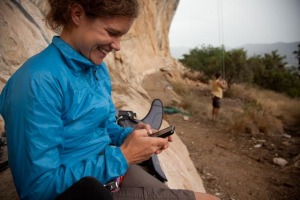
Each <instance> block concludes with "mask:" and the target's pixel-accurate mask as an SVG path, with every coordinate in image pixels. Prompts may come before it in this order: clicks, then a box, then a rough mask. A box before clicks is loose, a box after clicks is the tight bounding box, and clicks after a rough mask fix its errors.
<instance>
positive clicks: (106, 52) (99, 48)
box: [97, 47, 109, 55]
mask: <svg viewBox="0 0 300 200" xmlns="http://www.w3.org/2000/svg"><path fill="white" fill-rule="evenodd" d="M97 49H98V51H100V52H101V53H103V54H105V55H107V54H108V53H109V51H107V50H105V49H103V48H101V47H97Z"/></svg>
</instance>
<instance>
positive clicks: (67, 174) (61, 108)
mask: <svg viewBox="0 0 300 200" xmlns="http://www.w3.org/2000/svg"><path fill="white" fill-rule="evenodd" d="M49 3H50V6H51V9H50V12H49V14H48V15H47V22H48V24H49V25H50V26H51V28H52V29H57V28H62V31H61V34H60V36H55V37H54V38H53V40H52V43H51V44H50V45H49V46H48V47H47V48H46V49H45V50H43V51H42V52H40V53H39V54H37V55H35V56H33V57H32V58H30V59H28V60H27V61H26V62H25V63H24V64H23V66H22V67H20V69H19V70H18V71H17V72H16V73H15V74H14V75H13V76H12V77H11V78H10V80H9V81H8V82H7V84H6V86H5V88H4V89H3V91H2V94H1V101H0V102H1V114H2V116H3V118H4V120H5V129H6V133H7V139H8V149H9V163H10V167H11V172H12V174H13V178H14V182H15V185H16V189H17V191H18V194H19V196H20V198H21V199H43V200H44V199H55V198H56V197H58V196H59V195H61V194H63V195H64V191H66V190H67V189H68V188H70V187H71V186H74V184H75V185H76V184H77V183H78V182H80V180H82V179H83V178H84V177H93V178H95V179H96V180H97V181H100V182H101V183H103V184H106V185H109V183H110V182H111V181H114V180H116V179H118V178H119V177H120V176H123V175H124V174H125V176H124V181H123V182H122V187H121V189H120V190H119V191H117V192H114V193H113V198H114V199H122V198H129V197H130V198H131V197H132V198H136V199H143V198H142V197H140V196H143V195H144V194H145V192H144V191H146V193H148V194H149V196H150V197H151V195H152V196H153V195H158V196H160V197H163V198H164V197H166V198H169V197H171V198H173V197H174V199H176V198H181V197H183V196H185V197H186V199H195V196H196V197H197V195H203V196H206V197H207V196H208V195H205V194H201V193H193V192H191V191H186V190H176V191H175V190H170V189H168V188H167V187H166V186H165V185H163V184H161V183H159V182H158V181H157V182H158V183H157V182H155V179H154V180H153V181H152V180H150V179H151V178H152V177H151V176H150V175H148V174H147V173H145V172H144V171H143V170H142V169H141V168H140V167H137V166H136V165H134V164H136V163H139V162H141V161H144V160H147V159H148V158H149V157H150V156H151V155H152V154H154V153H156V154H158V153H160V152H162V151H163V150H165V149H167V148H168V142H169V141H171V138H170V137H169V138H166V139H162V138H153V137H148V135H149V134H152V131H151V127H150V126H149V125H146V124H139V125H138V126H137V127H136V128H135V129H134V130H132V129H131V128H121V127H119V126H118V125H117V124H116V123H115V108H114V105H113V102H112V98H111V82H110V77H109V74H108V70H107V67H106V65H105V63H104V62H103V59H104V58H105V56H106V55H107V54H108V53H109V52H111V51H119V50H120V40H121V37H122V36H123V35H124V34H126V33H127V32H128V31H129V29H130V27H131V25H132V23H133V21H134V19H135V18H136V17H137V14H138V2H137V0H65V1H61V0H49ZM133 172H134V173H133ZM137 174H138V175H139V177H138V178H140V179H141V181H140V182H139V181H135V180H134V176H136V175H137ZM145 177H146V178H145ZM148 179H149V180H150V181H145V180H148ZM152 179H153V178H152ZM85 180H86V179H85ZM88 180H90V179H88ZM145 182H146V183H145ZM148 182H149V184H148ZM91 183H92V180H91ZM92 184H94V183H92ZM95 184H97V183H95ZM153 185H155V186H156V188H153V187H154V186H153ZM76 186H78V184H77V185H76ZM152 186H153V187H152ZM81 187H88V186H80V184H79V187H76V188H75V189H74V188H73V187H71V193H73V192H74V193H76V192H78V190H80V188H81ZM161 188H163V189H161ZM67 191H68V192H70V190H67ZM195 194H196V195H195ZM134 195H136V196H135V197H134ZM60 197H61V196H59V198H60ZM86 198H87V199H89V196H87V197H86ZM98 198H99V197H98Z"/></svg>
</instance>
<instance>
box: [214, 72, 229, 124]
mask: <svg viewBox="0 0 300 200" xmlns="http://www.w3.org/2000/svg"><path fill="white" fill-rule="evenodd" d="M226 88H227V83H226V81H225V80H222V76H221V73H220V72H216V73H215V79H214V80H213V81H212V83H211V92H212V95H213V97H212V119H213V120H216V119H217V118H218V115H219V111H220V108H221V99H222V98H223V92H224V90H225V89H226Z"/></svg>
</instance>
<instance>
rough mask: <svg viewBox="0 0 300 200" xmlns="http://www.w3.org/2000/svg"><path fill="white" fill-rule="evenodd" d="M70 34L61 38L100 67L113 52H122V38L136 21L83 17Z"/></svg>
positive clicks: (121, 18)
mask: <svg viewBox="0 0 300 200" xmlns="http://www.w3.org/2000/svg"><path fill="white" fill-rule="evenodd" d="M78 19H79V20H77V21H76V23H77V24H76V25H75V26H73V27H72V28H71V30H70V31H68V33H66V34H64V32H62V35H61V38H62V39H63V40H65V41H66V42H67V43H69V44H70V45H71V46H72V47H73V48H74V49H75V50H77V51H78V52H79V53H81V54H82V55H83V56H85V57H86V58H88V59H89V60H90V61H92V62H93V63H94V64H97V65H99V64H100V63H101V62H102V61H103V59H104V58H105V56H106V55H107V54H108V53H109V52H111V51H112V50H115V51H119V50H120V48H121V47H120V41H121V37H122V36H123V35H124V34H126V33H127V32H128V31H129V29H130V27H131V25H132V23H133V21H134V19H131V18H127V17H111V18H96V19H94V20H91V19H88V18H87V17H86V16H85V15H82V16H80V17H79V18H78Z"/></svg>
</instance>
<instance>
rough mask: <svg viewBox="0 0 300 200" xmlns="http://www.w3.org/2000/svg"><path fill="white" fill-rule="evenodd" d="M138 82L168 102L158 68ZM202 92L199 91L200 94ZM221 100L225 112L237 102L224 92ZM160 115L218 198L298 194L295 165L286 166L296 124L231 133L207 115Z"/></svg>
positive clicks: (299, 141)
mask: <svg viewBox="0 0 300 200" xmlns="http://www.w3.org/2000/svg"><path fill="white" fill-rule="evenodd" d="M157 80H160V81H157ZM162 80H164V81H162ZM143 87H144V88H145V89H146V91H147V92H148V94H149V95H150V96H151V98H153V99H154V98H160V99H161V100H162V101H163V102H166V103H167V104H168V103H170V101H172V100H171V99H172V94H171V93H170V92H168V90H170V86H168V83H167V82H166V81H165V78H164V76H163V75H162V74H156V75H151V76H149V77H148V78H147V79H146V80H145V81H144V83H143ZM162 88H167V89H162ZM168 88H169V89H168ZM199 90H201V87H200V88H199ZM200 92H201V91H200ZM206 92H207V91H202V93H203V94H204V95H205V94H206ZM207 98H209V97H207ZM222 106H223V107H222V108H223V110H221V112H226V111H228V109H226V108H232V107H236V106H242V105H238V104H236V103H235V102H234V101H232V100H231V99H226V98H225V99H223V101H222ZM165 119H166V120H167V121H168V122H169V123H170V124H172V125H175V126H176V133H177V135H178V136H179V137H180V138H181V140H182V141H183V143H184V144H185V145H186V146H187V148H188V151H189V154H190V157H191V159H192V161H193V162H194V165H195V167H196V169H197V171H198V173H199V175H200V177H201V178H202V180H203V183H204V187H205V189H206V191H207V193H211V194H215V195H217V196H219V197H220V199H222V200H299V199H300V173H299V172H300V171H299V169H300V168H299V167H300V166H296V168H295V167H291V165H292V164H291V163H292V161H293V159H295V157H296V156H297V155H299V153H300V132H299V130H297V131H295V132H292V133H289V135H290V136H291V137H290V138H289V137H285V136H283V135H280V136H267V135H260V136H257V137H256V138H255V137H253V136H252V135H251V134H249V133H239V134H235V135H233V134H232V133H229V132H228V131H226V128H224V127H226V124H224V123H223V122H222V121H219V122H215V121H212V120H211V119H210V116H207V117H204V118H203V117H202V118H199V117H198V118H197V117H193V116H189V119H188V120H187V119H183V115H182V114H172V115H170V114H169V115H165ZM171 145H172V144H171ZM275 157H283V158H285V159H287V160H288V162H289V163H288V165H287V166H285V167H280V166H278V165H275V164H274V163H273V158H275ZM298 160H299V158H298Z"/></svg>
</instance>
